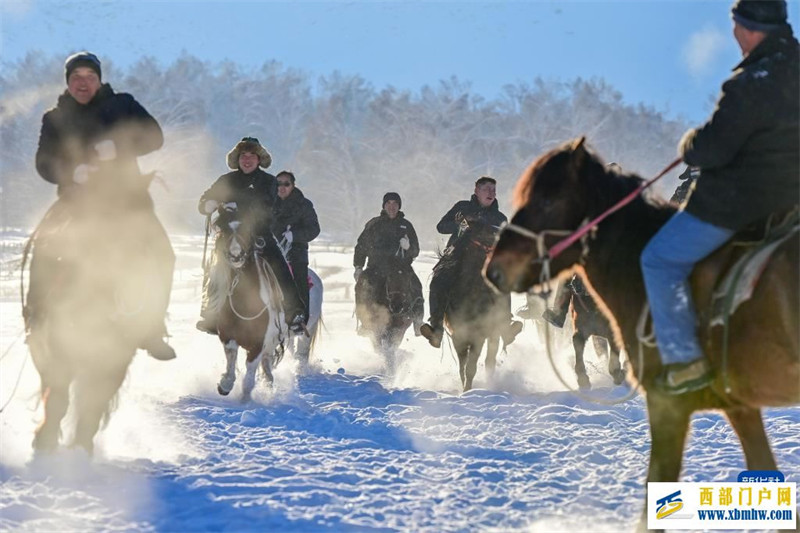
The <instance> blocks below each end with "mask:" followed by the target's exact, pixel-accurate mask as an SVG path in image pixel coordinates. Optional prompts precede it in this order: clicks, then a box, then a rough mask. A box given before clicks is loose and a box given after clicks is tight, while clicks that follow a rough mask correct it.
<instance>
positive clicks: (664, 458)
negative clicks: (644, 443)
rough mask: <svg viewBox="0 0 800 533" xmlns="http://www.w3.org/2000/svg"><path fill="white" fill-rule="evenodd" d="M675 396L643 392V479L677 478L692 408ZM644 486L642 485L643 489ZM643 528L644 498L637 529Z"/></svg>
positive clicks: (664, 480) (659, 480)
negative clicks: (646, 434) (646, 461)
mask: <svg viewBox="0 0 800 533" xmlns="http://www.w3.org/2000/svg"><path fill="white" fill-rule="evenodd" d="M681 399H682V398H679V397H677V396H663V395H658V394H655V393H652V392H648V394H647V417H648V421H649V423H650V440H651V445H650V465H649V467H648V469H647V482H669V481H678V477H679V476H680V473H681V464H682V461H683V448H684V445H685V443H686V435H687V433H688V432H689V419H690V417H691V414H692V408H691V405H690V404H689V402H688V401H683V402H681V401H680V400H681ZM646 489H647V485H646V484H645V491H646ZM637 529H638V530H639V531H647V499H646V498H645V506H644V508H643V509H642V516H641V519H640V521H639V526H638V528H637Z"/></svg>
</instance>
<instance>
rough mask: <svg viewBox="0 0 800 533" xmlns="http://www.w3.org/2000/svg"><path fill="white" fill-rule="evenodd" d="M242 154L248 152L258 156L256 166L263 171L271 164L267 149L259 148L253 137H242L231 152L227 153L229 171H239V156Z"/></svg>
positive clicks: (256, 140)
mask: <svg viewBox="0 0 800 533" xmlns="http://www.w3.org/2000/svg"><path fill="white" fill-rule="evenodd" d="M242 152H250V153H251V154H256V155H257V156H258V166H260V167H261V168H263V169H267V168H269V166H270V165H271V164H272V156H271V155H269V152H267V149H266V148H264V147H263V146H261V143H260V142H258V139H256V138H255V137H242V140H241V141H239V142H238V143H236V146H234V147H233V150H231V151H230V152H228V168H229V169H231V170H238V169H239V155H240V154H241V153H242Z"/></svg>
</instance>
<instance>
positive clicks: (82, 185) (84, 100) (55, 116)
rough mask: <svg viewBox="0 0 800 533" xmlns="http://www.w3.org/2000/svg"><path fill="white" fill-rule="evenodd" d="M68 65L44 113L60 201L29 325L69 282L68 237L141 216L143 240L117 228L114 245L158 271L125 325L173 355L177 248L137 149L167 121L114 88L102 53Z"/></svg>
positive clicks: (47, 163) (40, 253)
mask: <svg viewBox="0 0 800 533" xmlns="http://www.w3.org/2000/svg"><path fill="white" fill-rule="evenodd" d="M64 67H65V73H66V79H67V90H66V91H65V92H64V94H62V95H61V96H59V97H58V103H57V105H56V107H55V108H54V109H51V110H49V111H47V113H45V115H44V117H43V118H42V129H41V133H40V136H39V147H38V149H37V151H36V170H37V171H38V172H39V174H40V175H41V176H42V178H44V179H45V180H47V181H49V182H51V183H55V184H56V185H58V200H57V201H56V203H55V204H54V205H53V207H52V208H51V210H50V211H49V212H48V215H47V216H46V217H45V219H44V220H43V221H42V223H41V224H40V225H39V227H38V229H37V231H36V235H35V244H34V254H33V259H32V261H31V283H30V290H29V292H28V297H27V303H26V306H25V310H24V314H25V323H26V328H27V329H28V330H30V329H31V327H32V325H34V324H35V323H36V322H38V321H40V320H43V319H44V318H46V314H47V309H46V306H47V305H48V302H49V298H50V296H51V295H52V294H54V293H55V292H59V291H61V289H62V288H63V287H62V285H64V284H68V283H69V282H68V281H66V280H67V278H68V276H69V269H70V268H71V267H72V266H73V265H70V264H65V263H69V261H68V260H66V259H65V258H66V257H68V256H69V254H70V253H71V254H73V255H74V250H72V251H67V250H63V249H60V248H59V245H64V243H65V242H66V241H65V236H66V235H67V234H68V233H69V232H71V231H72V230H73V228H76V227H78V226H80V224H79V222H81V221H85V220H87V219H88V218H89V217H92V216H95V217H101V218H102V217H106V216H109V217H118V218H119V217H127V216H130V217H132V220H133V221H135V222H134V225H135V227H133V228H131V231H132V232H135V233H132V235H131V236H130V238H132V239H135V240H137V241H138V242H128V241H127V240H126V238H125V236H122V235H117V236H116V241H115V242H118V243H119V244H120V250H115V252H120V253H124V252H125V251H126V250H135V252H130V255H131V257H130V258H129V261H128V263H129V265H138V266H141V265H144V264H145V263H146V264H147V265H149V266H150V267H152V268H150V269H148V270H149V271H153V272H155V274H156V278H155V279H151V280H149V284H148V289H149V294H148V295H147V297H146V298H143V299H142V302H145V301H147V303H146V304H143V307H142V308H141V309H140V310H139V311H140V312H139V313H136V314H137V317H136V318H137V319H139V322H138V325H137V326H135V327H134V326H131V327H129V328H127V329H128V332H129V333H130V332H131V331H132V330H134V329H135V330H136V331H135V332H133V333H130V334H131V335H132V337H134V340H135V341H136V342H137V344H138V346H139V347H140V348H143V349H145V350H147V352H148V353H149V354H150V355H151V356H152V357H154V358H155V359H159V360H168V359H173V358H174V357H175V351H174V350H173V349H172V348H171V347H170V346H169V345H168V344H167V343H166V342H165V341H164V337H165V336H166V334H167V330H166V326H165V324H164V320H165V316H166V312H167V307H168V305H169V296H170V290H171V288H172V272H173V267H174V263H175V255H174V253H173V251H172V246H171V245H170V242H169V238H168V237H167V234H166V232H165V231H164V228H163V227H162V226H161V223H160V222H159V220H158V218H156V215H155V211H154V209H153V202H152V199H151V198H150V195H149V193H148V191H147V188H148V186H149V184H150V181H151V180H152V177H153V176H152V175H147V176H143V175H142V174H141V171H140V170H139V165H138V162H137V158H138V157H139V156H142V155H145V154H148V153H150V152H152V151H154V150H157V149H159V148H160V147H161V145H162V144H163V142H164V137H163V134H162V132H161V127H160V126H159V125H158V122H156V120H155V119H154V118H153V117H152V116H151V115H150V114H149V113H148V112H147V111H146V110H145V109H144V108H143V107H142V106H141V105H140V104H139V103H138V102H137V101H136V100H134V98H133V97H132V96H131V95H130V94H126V93H115V92H114V90H113V89H112V88H111V86H110V85H109V84H107V83H105V84H103V83H102V82H101V76H102V71H101V67H100V60H99V59H98V58H97V56H96V55H94V54H92V53H90V52H78V53H76V54H73V55H71V56H70V57H68V58H67V60H66V63H65V65H64ZM90 226H91V224H90ZM62 230H63V232H64V233H62ZM89 238H91V236H89ZM135 254H138V255H135ZM62 259H63V260H62ZM132 268H134V269H136V268H137V267H136V266H132ZM116 274H117V275H118V276H119V277H124V276H123V274H121V273H116ZM140 317H143V318H140Z"/></svg>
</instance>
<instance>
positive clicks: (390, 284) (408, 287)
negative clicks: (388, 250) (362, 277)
mask: <svg viewBox="0 0 800 533" xmlns="http://www.w3.org/2000/svg"><path fill="white" fill-rule="evenodd" d="M384 275H385V276H386V305H387V307H388V308H389V312H390V313H391V314H393V315H402V314H410V313H411V309H412V307H413V305H414V301H413V299H414V289H413V287H412V276H413V273H412V272H411V269H409V268H408V265H407V264H404V263H403V262H402V261H401V260H393V261H390V262H389V264H388V265H387V266H386V268H385V269H384Z"/></svg>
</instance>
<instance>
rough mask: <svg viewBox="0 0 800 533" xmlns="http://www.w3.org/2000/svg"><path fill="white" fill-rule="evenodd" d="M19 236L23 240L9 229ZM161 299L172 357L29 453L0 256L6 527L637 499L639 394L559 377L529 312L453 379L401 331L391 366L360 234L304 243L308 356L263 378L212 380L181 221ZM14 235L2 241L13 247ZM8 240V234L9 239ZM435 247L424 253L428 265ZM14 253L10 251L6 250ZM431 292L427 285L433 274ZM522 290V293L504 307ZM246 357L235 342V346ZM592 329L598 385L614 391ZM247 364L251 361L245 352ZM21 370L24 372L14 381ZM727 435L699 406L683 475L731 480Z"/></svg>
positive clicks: (771, 417)
mask: <svg viewBox="0 0 800 533" xmlns="http://www.w3.org/2000/svg"><path fill="white" fill-rule="evenodd" d="M17 242H18V241H17ZM173 244H174V245H175V248H176V252H177V253H178V265H177V270H176V274H175V288H174V292H173V297H172V305H171V307H170V315H171V316H170V322H169V325H170V329H171V333H172V335H173V338H172V344H173V346H175V348H176V349H177V352H178V359H177V360H175V361H171V362H167V363H163V362H158V361H155V360H152V359H150V358H149V357H147V356H146V355H145V354H144V353H141V352H140V354H139V355H137V357H136V358H135V359H134V362H133V364H132V366H131V368H130V371H129V375H128V378H127V380H126V382H125V384H124V385H123V388H122V390H121V394H120V398H119V408H118V410H117V411H116V412H115V413H114V415H113V417H112V419H111V422H110V424H109V425H108V427H107V428H106V429H105V430H104V431H102V432H101V433H100V434H99V435H98V437H97V439H96V442H97V450H96V454H95V457H94V458H92V459H89V458H88V457H86V456H85V455H84V454H83V453H82V452H81V451H79V450H67V449H65V450H62V451H59V452H58V453H57V454H55V455H54V456H51V457H43V458H41V457H40V458H33V457H32V452H31V448H30V442H31V439H32V437H33V431H34V429H35V427H36V424H37V422H38V421H39V420H40V419H41V416H42V415H41V405H40V404H39V403H38V401H37V400H38V395H37V394H38V377H37V375H36V372H35V370H34V368H33V365H32V364H31V362H30V360H29V357H28V353H27V347H26V345H25V344H24V339H22V338H21V332H22V320H21V317H20V304H19V294H18V286H19V280H18V274H13V275H10V274H9V273H8V270H7V269H4V270H3V273H2V275H3V278H2V300H1V301H0V316H1V317H2V323H0V340H2V345H1V347H2V350H0V354H1V355H0V406H2V405H5V404H6V402H8V404H7V406H6V407H5V409H4V410H3V411H2V413H0V483H1V485H0V530H3V531H81V532H86V531H181V532H192V531H303V532H306V531H337V532H339V531H397V530H401V531H414V532H417V531H429V532H447V531H619V530H625V529H627V530H630V529H632V528H633V527H634V525H635V523H636V522H637V520H638V518H639V514H640V512H641V509H642V506H643V501H644V477H645V471H646V467H647V460H648V452H649V447H650V443H649V432H648V426H647V420H646V412H645V408H644V402H643V401H642V398H641V397H638V396H637V397H636V398H635V399H633V400H629V401H627V402H625V403H622V404H620V405H616V406H611V407H609V406H606V405H601V404H598V403H593V402H591V401H588V400H586V399H582V398H579V397H577V396H575V395H573V394H572V393H570V392H567V391H566V390H565V387H564V386H563V385H562V384H561V383H560V382H559V381H558V379H557V378H556V377H555V374H554V372H553V370H552V368H551V365H550V363H549V361H548V358H547V355H546V353H545V351H544V348H543V346H542V345H541V343H540V342H539V340H538V336H537V333H536V330H535V328H534V327H533V325H532V324H531V323H530V322H528V323H527V324H526V328H525V330H524V331H523V333H522V334H521V335H520V337H519V338H518V340H517V342H515V343H514V344H512V345H511V346H510V347H509V348H508V350H507V352H506V353H501V354H500V356H499V367H498V371H497V374H496V376H495V378H494V379H493V380H492V381H488V380H487V378H486V375H485V373H484V372H483V367H482V366H481V367H479V371H478V376H477V379H476V387H477V388H476V389H475V390H473V391H471V392H469V393H467V394H460V393H459V390H460V386H459V379H458V373H457V369H456V363H455V356H454V354H453V353H452V351H451V349H450V347H449V346H448V345H447V343H445V345H444V348H443V349H442V350H435V349H432V348H430V347H429V346H428V345H427V343H426V342H425V341H424V340H423V339H421V338H415V337H414V336H413V333H412V332H411V331H409V333H408V335H407V336H406V339H405V340H404V342H403V344H402V346H401V351H400V354H399V357H400V366H399V369H398V371H397V373H396V375H393V376H388V375H386V374H385V370H384V362H383V361H382V359H381V358H380V357H379V356H377V355H376V354H375V353H373V351H372V349H371V347H370V345H369V343H368V341H367V340H365V339H363V338H360V337H358V336H356V334H355V319H354V318H353V317H352V312H353V299H352V294H353V281H352V268H351V266H350V265H351V264H352V261H351V260H352V250H351V249H348V248H345V247H336V246H316V247H313V248H312V259H311V262H312V267H313V268H315V270H316V271H317V272H318V273H319V274H320V275H321V277H322V279H323V280H324V282H325V289H326V292H325V303H324V305H323V315H324V322H325V329H324V330H323V332H322V336H321V338H320V340H319V342H318V344H317V347H316V349H315V352H314V354H312V366H313V368H312V369H311V371H309V372H307V373H304V374H301V373H299V372H298V367H297V364H296V362H295V361H294V360H292V359H290V358H287V359H286V360H284V361H283V362H282V363H281V366H280V367H279V368H278V372H277V376H276V384H275V387H274V390H272V391H270V390H267V389H266V388H265V386H264V384H263V382H262V383H258V384H257V386H256V392H255V396H254V400H253V401H252V402H250V403H247V404H242V403H240V401H239V399H238V395H239V392H240V388H239V384H238V383H237V386H236V388H234V391H233V393H232V394H231V395H230V396H228V397H221V396H219V395H218V394H217V392H216V383H217V380H218V377H219V375H220V374H221V372H222V371H223V367H224V355H223V351H222V347H221V345H220V344H219V342H218V341H217V339H216V338H214V337H212V336H209V335H206V334H203V333H200V332H197V331H196V330H195V329H194V322H195V321H196V319H197V318H198V317H197V312H198V308H199V290H200V279H201V271H200V268H199V264H200V257H201V254H202V240H201V239H199V238H197V237H173ZM13 245H14V242H13V240H6V241H5V246H12V248H11V249H10V251H7V253H5V254H4V257H3V259H4V260H6V261H7V260H8V259H9V258H10V257H12V256H13V255H14V249H13ZM6 250H9V248H6ZM434 262H435V259H434V255H433V254H432V253H427V254H423V257H421V258H420V259H419V260H418V261H417V262H416V263H415V265H416V268H417V270H418V272H419V274H420V278H421V279H422V280H423V283H425V281H426V280H427V278H428V275H429V274H430V270H431V268H432V266H433V264H434ZM4 265H6V266H7V265H8V263H7V262H6V263H4ZM426 296H427V290H426ZM522 303H523V298H522V297H521V296H515V298H514V307H515V308H516V307H517V306H519V305H521V304H522ZM555 334H556V338H555V346H556V348H557V350H556V352H557V353H556V358H557V360H558V361H559V363H558V364H559V372H560V373H561V374H562V375H563V376H565V378H567V380H568V382H569V384H570V386H571V387H573V388H574V387H575V386H576V383H575V378H574V373H573V372H572V370H571V365H572V364H573V362H574V355H573V354H572V350H571V343H570V341H569V337H568V335H569V332H568V331H567V332H555ZM242 361H243V359H242ZM605 365H606V362H605V360H601V361H598V360H597V357H596V355H595V354H594V351H593V348H591V347H587V367H588V369H589V374H590V378H591V379H592V383H593V384H594V386H595V388H594V390H593V391H592V392H591V394H593V395H596V396H597V397H601V398H604V399H608V398H609V397H620V396H622V395H624V394H625V392H627V388H626V387H617V388H612V387H613V386H612V384H611V380H610V378H609V377H608V376H607V374H606V373H605V371H604V368H605ZM239 366H240V368H242V367H243V363H242V362H240V365H239ZM17 382H18V385H16V384H17ZM798 421H800V410H798V409H797V408H785V409H772V410H769V411H767V413H766V425H767V430H768V433H769V435H770V437H771V441H772V445H773V448H774V451H775V453H776V456H777V460H778V464H779V465H780V468H781V470H782V471H783V472H784V473H785V474H786V477H787V481H796V480H797V479H798V475H800V438H798V435H800V431H798V429H799V428H800V426H799V425H798ZM742 469H744V461H743V457H742V454H741V450H740V447H739V444H738V441H737V439H736V437H735V435H734V434H733V432H732V430H731V429H730V428H729V426H728V425H727V423H726V422H725V420H724V419H723V418H722V417H721V416H719V415H717V414H713V413H701V414H698V415H696V416H695V419H694V423H693V431H692V437H691V440H690V442H689V444H688V447H687V452H686V460H685V466H684V479H687V480H708V481H712V480H713V481H730V480H734V479H735V477H736V474H737V473H738V472H739V471H740V470H742Z"/></svg>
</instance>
